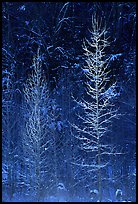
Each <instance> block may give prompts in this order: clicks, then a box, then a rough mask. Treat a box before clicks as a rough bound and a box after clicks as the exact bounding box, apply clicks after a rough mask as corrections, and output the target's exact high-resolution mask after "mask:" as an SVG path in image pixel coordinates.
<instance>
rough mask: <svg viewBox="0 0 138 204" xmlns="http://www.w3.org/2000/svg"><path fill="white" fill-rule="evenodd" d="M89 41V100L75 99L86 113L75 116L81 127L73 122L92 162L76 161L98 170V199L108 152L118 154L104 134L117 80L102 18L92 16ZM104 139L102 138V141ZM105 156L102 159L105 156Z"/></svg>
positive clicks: (112, 111) (112, 110) (112, 114)
mask: <svg viewBox="0 0 138 204" xmlns="http://www.w3.org/2000/svg"><path fill="white" fill-rule="evenodd" d="M90 33H91V40H90V41H89V40H87V39H86V40H85V41H84V43H83V50H84V52H85V56H86V66H85V69H84V70H85V75H86V77H87V80H88V81H87V84H86V85H87V94H88V96H89V98H88V100H84V99H83V101H79V102H78V101H77V103H78V104H79V105H80V106H81V107H82V108H83V109H84V111H85V116H81V115H78V118H79V119H80V120H81V121H82V122H83V125H84V128H82V127H80V126H77V125H73V126H74V127H75V128H76V130H77V131H78V134H77V135H76V136H75V137H76V138H78V139H79V140H80V141H81V145H80V148H81V149H82V150H84V151H86V152H91V153H92V154H90V155H91V156H92V155H93V156H92V158H93V159H92V160H93V161H94V162H95V163H92V162H91V163H90V162H89V164H84V163H83V164H77V165H82V166H83V167H86V168H87V169H88V170H89V171H94V172H95V173H96V172H97V183H98V184H97V187H98V192H99V193H98V199H99V201H101V200H102V175H101V170H102V169H103V168H104V167H106V165H107V164H108V163H109V158H110V155H113V154H117V153H116V152H115V148H114V147H112V146H111V145H109V144H108V143H107V142H106V139H105V137H106V136H107V133H108V132H109V130H110V128H109V126H110V124H111V121H112V119H114V118H117V117H118V113H117V111H118V110H117V109H116V108H115V105H114V103H113V99H114V98H115V97H116V96H117V93H116V91H115V87H116V83H114V82H111V81H110V80H111V77H110V76H109V72H110V71H109V68H108V62H109V58H107V57H106V55H105V49H106V47H107V46H109V42H108V39H107V38H106V33H107V29H106V27H105V26H104V27H103V26H102V21H101V20H98V19H97V18H96V17H93V18H92V30H91V31H90ZM103 138H104V141H103ZM106 157H107V158H108V160H107V161H104V160H105V159H104V158H106Z"/></svg>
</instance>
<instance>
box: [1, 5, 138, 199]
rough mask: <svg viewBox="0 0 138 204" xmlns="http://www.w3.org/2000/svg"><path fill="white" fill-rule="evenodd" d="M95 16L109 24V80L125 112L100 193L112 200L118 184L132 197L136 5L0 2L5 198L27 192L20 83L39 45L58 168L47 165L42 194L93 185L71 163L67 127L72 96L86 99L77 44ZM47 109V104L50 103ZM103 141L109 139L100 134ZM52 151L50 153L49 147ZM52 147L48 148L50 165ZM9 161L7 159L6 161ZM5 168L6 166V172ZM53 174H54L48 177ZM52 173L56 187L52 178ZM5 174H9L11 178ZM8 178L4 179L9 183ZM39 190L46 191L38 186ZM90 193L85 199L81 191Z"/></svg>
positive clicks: (72, 143)
mask: <svg viewBox="0 0 138 204" xmlns="http://www.w3.org/2000/svg"><path fill="white" fill-rule="evenodd" d="M94 13H96V15H97V16H99V17H102V20H103V21H104V22H106V26H107V28H108V36H109V41H110V46H109V47H108V49H107V50H106V53H107V55H109V56H110V57H111V58H110V63H109V67H110V69H111V76H112V77H111V78H112V80H115V81H117V85H118V90H117V91H118V93H119V97H118V98H117V100H115V102H114V103H115V105H116V106H117V107H119V108H120V110H119V111H120V113H121V114H122V116H121V117H120V118H119V119H118V120H117V121H115V122H114V123H113V124H112V131H111V132H110V135H108V136H110V137H109V138H110V139H109V141H110V142H112V144H115V145H117V146H118V147H119V149H121V151H122V152H123V153H124V154H123V156H122V155H121V156H119V157H115V158H112V159H111V165H110V166H108V167H107V168H106V170H105V176H103V177H105V178H106V177H108V180H104V181H103V183H104V184H103V186H105V191H104V195H105V197H108V198H110V199H113V200H114V199H115V192H116V190H117V189H121V191H122V192H123V199H124V200H131V201H135V196H136V195H135V178H136V163H135V162H136V151H135V148H136V133H135V128H136V120H135V118H136V116H135V110H136V85H135V83H136V3H135V2H104V3H103V2H3V3H2V100H3V101H2V110H3V111H2V114H3V116H2V117H3V120H2V133H3V136H2V145H3V146H2V161H3V163H2V185H3V186H2V187H3V199H8V197H9V196H10V199H12V198H13V197H14V196H17V195H20V196H21V195H27V192H28V191H27V188H28V187H27V185H26V184H25V182H24V177H23V176H22V175H24V176H25V174H27V171H26V169H25V167H24V163H23V158H24V155H23V145H22V135H23V132H24V115H25V114H27V112H26V109H25V106H24V94H23V88H24V85H25V82H26V80H27V78H29V76H30V74H31V71H32V61H33V57H34V55H36V53H37V49H38V47H40V53H41V60H42V70H43V74H44V76H45V78H46V81H47V83H48V90H49V92H50V97H51V98H52V99H53V101H54V102H53V104H54V106H55V112H56V113H55V114H56V120H55V126H54V131H55V132H56V133H55V135H56V136H55V137H56V145H55V148H56V170H55V167H54V165H51V166H50V167H49V168H47V176H46V177H45V181H44V185H43V186H44V188H43V189H45V195H53V194H54V192H55V189H56V186H57V184H58V183H62V184H64V186H65V188H66V189H67V191H68V194H69V196H70V197H72V198H73V197H75V196H78V197H81V198H82V199H84V200H85V198H86V197H87V198H88V199H87V200H89V199H90V190H92V189H95V188H96V186H95V184H94V182H93V179H92V178H91V174H90V173H89V174H88V173H86V170H85V169H83V168H81V167H78V166H75V165H74V164H73V162H74V161H75V159H76V157H77V158H78V155H79V156H80V155H83V156H84V152H82V151H81V150H80V149H79V148H78V147H77V145H78V141H77V139H76V138H75V137H74V136H73V134H74V133H72V132H73V130H72V128H71V126H70V124H71V123H74V122H76V123H77V117H76V115H75V112H76V111H78V110H77V108H78V107H77V105H76V103H75V102H74V101H73V99H72V96H74V97H75V98H76V99H78V100H80V99H81V98H85V97H86V96H85V94H86V93H85V82H86V77H85V75H84V70H83V66H84V64H85V56H84V53H83V49H82V43H83V40H84V39H85V38H88V39H90V32H89V29H91V18H92V15H93V14H94ZM51 106H52V104H51ZM105 139H106V138H105ZM53 151H54V150H53ZM52 154H53V152H52V151H51V152H48V155H49V158H48V159H49V163H50V164H52V163H53V159H52ZM7 158H8V159H7ZM9 169H10V170H9ZM50 172H53V174H52V173H51V174H50ZM55 172H56V182H57V183H56V185H55V180H54V178H55V177H54V176H53V175H55ZM8 175H10V176H8ZM26 176H27V175H26ZM8 179H9V180H8ZM43 191H44V190H43ZM86 195H87V196H86Z"/></svg>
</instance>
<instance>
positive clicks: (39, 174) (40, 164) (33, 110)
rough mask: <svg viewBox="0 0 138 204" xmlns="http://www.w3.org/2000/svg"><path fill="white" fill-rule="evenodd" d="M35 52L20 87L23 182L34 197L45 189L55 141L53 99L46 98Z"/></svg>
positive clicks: (39, 58)
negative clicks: (23, 82)
mask: <svg viewBox="0 0 138 204" xmlns="http://www.w3.org/2000/svg"><path fill="white" fill-rule="evenodd" d="M39 52H40V49H38V52H37V56H35V57H34V59H33V70H32V73H31V74H30V76H29V78H28V79H27V82H26V84H25V88H24V95H25V101H26V113H25V120H26V125H25V126H26V128H25V129H26V131H25V133H24V142H23V146H24V155H25V164H26V169H27V175H28V178H27V179H26V185H29V189H30V190H31V193H33V195H35V196H36V199H38V200H39V199H40V197H41V196H42V194H43V192H46V190H47V188H48V185H47V184H48V181H49V179H50V176H49V172H50V173H51V174H52V169H50V168H51V166H50V164H49V159H50V158H53V155H52V154H51V152H50V147H52V145H53V143H54V141H55V139H54V135H53V134H54V133H53V132H54V129H55V120H54V116H53V111H52V110H51V108H52V107H51V104H53V102H52V99H50V97H49V92H48V87H47V84H46V81H45V80H44V77H43V74H42V70H41V66H42V61H41V55H40V53H39ZM51 163H52V162H51ZM46 180H47V184H46V182H45V181H46ZM50 185H51V184H50ZM49 187H50V186H49Z"/></svg>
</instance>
